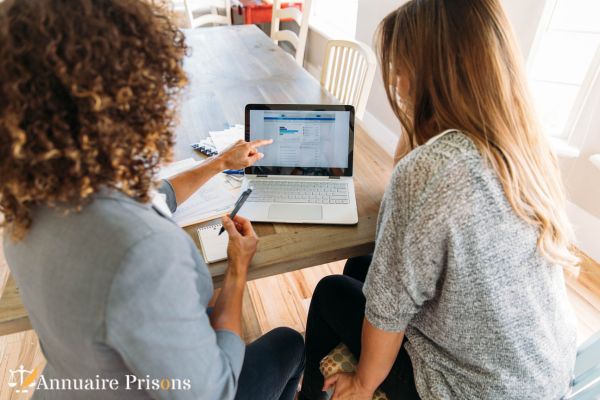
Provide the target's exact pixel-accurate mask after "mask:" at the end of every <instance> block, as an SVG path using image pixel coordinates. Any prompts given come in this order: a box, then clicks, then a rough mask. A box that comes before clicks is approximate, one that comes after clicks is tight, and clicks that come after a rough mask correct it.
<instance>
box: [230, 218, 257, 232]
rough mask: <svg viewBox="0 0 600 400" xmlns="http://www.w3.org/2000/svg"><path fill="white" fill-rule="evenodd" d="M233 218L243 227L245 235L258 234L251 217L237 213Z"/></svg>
mask: <svg viewBox="0 0 600 400" xmlns="http://www.w3.org/2000/svg"><path fill="white" fill-rule="evenodd" d="M233 220H234V221H235V223H236V224H239V225H240V226H241V228H242V230H241V234H242V235H243V236H247V235H249V234H252V235H255V236H256V233H255V232H254V228H253V227H252V223H250V220H249V219H246V218H244V217H242V216H240V215H236V216H235V217H233Z"/></svg>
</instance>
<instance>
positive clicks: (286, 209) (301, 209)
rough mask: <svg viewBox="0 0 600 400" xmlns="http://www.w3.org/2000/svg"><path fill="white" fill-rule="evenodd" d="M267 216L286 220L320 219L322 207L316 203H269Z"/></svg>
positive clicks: (321, 217)
mask: <svg viewBox="0 0 600 400" xmlns="http://www.w3.org/2000/svg"><path fill="white" fill-rule="evenodd" d="M269 218H272V219H283V220H286V221H293V220H297V221H320V220H322V219H323V207H321V206H320V205H317V204H271V206H270V207H269Z"/></svg>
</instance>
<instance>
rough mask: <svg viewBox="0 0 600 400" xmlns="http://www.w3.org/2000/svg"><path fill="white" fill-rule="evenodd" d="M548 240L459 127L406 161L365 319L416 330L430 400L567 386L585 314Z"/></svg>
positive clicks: (391, 194)
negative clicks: (550, 254)
mask: <svg viewBox="0 0 600 400" xmlns="http://www.w3.org/2000/svg"><path fill="white" fill-rule="evenodd" d="M540 173H543V172H542V171H540ZM537 237H538V233H537V230H536V229H535V228H534V227H532V226H530V225H528V224H527V223H525V222H524V221H522V220H521V219H520V218H519V217H518V216H517V215H516V213H515V212H514V211H513V209H512V208H511V206H510V204H509V203H508V201H507V199H506V196H505V194H504V192H503V189H502V186H501V184H500V181H499V180H498V178H497V175H496V174H495V173H494V171H493V170H491V169H490V168H488V167H487V166H486V165H485V163H484V161H483V159H482V156H481V155H480V153H479V151H478V150H477V149H476V147H475V145H474V144H473V142H472V141H471V140H470V139H469V138H468V137H467V136H466V135H464V134H462V133H460V132H456V131H454V132H449V133H447V134H445V135H443V136H441V137H439V138H437V139H436V140H435V141H433V142H432V143H429V144H426V145H424V146H421V147H419V148H417V149H416V150H414V151H413V152H411V153H410V154H409V155H408V156H406V157H405V158H404V159H403V160H402V161H401V162H400V163H399V164H398V165H397V167H396V169H395V171H394V174H393V176H392V180H391V183H390V185H389V187H388V189H387V191H386V194H385V196H384V199H383V202H382V206H381V211H380V215H379V225H378V230H377V245H376V248H375V254H374V257H373V262H372V264H371V268H370V270H369V274H368V276H367V280H366V283H365V286H364V293H365V296H366V298H367V307H366V318H367V319H368V320H369V322H371V323H372V324H373V325H374V326H376V327H377V328H379V329H383V330H386V331H396V332H399V331H405V334H406V337H407V339H408V342H407V344H406V349H407V351H408V353H409V355H410V358H411V361H412V363H413V367H414V374H415V381H416V385H417V389H418V392H419V394H420V396H421V397H422V398H424V399H449V398H452V399H558V398H560V397H561V396H562V395H564V394H565V392H566V390H567V388H568V385H569V380H570V376H571V373H572V370H573V365H574V361H575V351H576V350H575V345H576V340H575V322H574V318H573V314H572V311H571V309H570V307H569V303H568V299H567V296H566V290H565V285H564V281H563V275H562V270H561V268H560V267H558V266H555V265H551V264H550V263H549V262H548V261H547V260H546V259H545V258H544V257H542V256H541V255H540V253H539V252H538V250H537V247H536V240H537Z"/></svg>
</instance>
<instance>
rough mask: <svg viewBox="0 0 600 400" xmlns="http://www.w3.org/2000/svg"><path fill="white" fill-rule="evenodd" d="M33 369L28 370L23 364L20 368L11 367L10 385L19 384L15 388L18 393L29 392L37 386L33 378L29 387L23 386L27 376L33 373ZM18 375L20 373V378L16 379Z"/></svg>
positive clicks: (11, 386) (12, 386)
mask: <svg viewBox="0 0 600 400" xmlns="http://www.w3.org/2000/svg"><path fill="white" fill-rule="evenodd" d="M33 371H34V370H33V369H32V370H27V369H25V368H24V367H23V364H21V365H20V367H19V369H16V370H14V369H9V370H8V372H9V373H10V377H9V378H8V387H10V388H14V387H15V386H19V387H18V388H17V389H15V392H17V393H28V392H29V389H28V388H32V387H34V386H35V380H33V381H32V382H31V383H30V384H29V385H27V387H23V382H24V381H25V380H26V379H27V376H29V375H31V374H32V373H33ZM16 375H18V380H17V379H16Z"/></svg>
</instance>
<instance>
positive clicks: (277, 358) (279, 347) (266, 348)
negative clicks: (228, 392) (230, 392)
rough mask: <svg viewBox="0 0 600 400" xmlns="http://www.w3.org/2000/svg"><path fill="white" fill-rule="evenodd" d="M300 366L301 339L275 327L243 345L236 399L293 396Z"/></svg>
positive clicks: (272, 399)
mask: <svg viewBox="0 0 600 400" xmlns="http://www.w3.org/2000/svg"><path fill="white" fill-rule="evenodd" d="M303 370H304V340H303V339H302V335H300V334H299V333H298V332H296V331H295V330H293V329H290V328H276V329H273V330H272V331H270V332H269V333H267V334H265V335H263V336H261V337H260V338H259V339H257V340H256V341H254V342H252V343H251V344H249V345H248V346H247V347H246V355H245V357H244V365H243V366H242V372H241V374H240V380H239V384H238V390H237V393H236V395H235V398H236V400H293V399H294V396H295V395H296V392H297V389H298V383H299V382H300V377H301V376H302V371H303Z"/></svg>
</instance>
